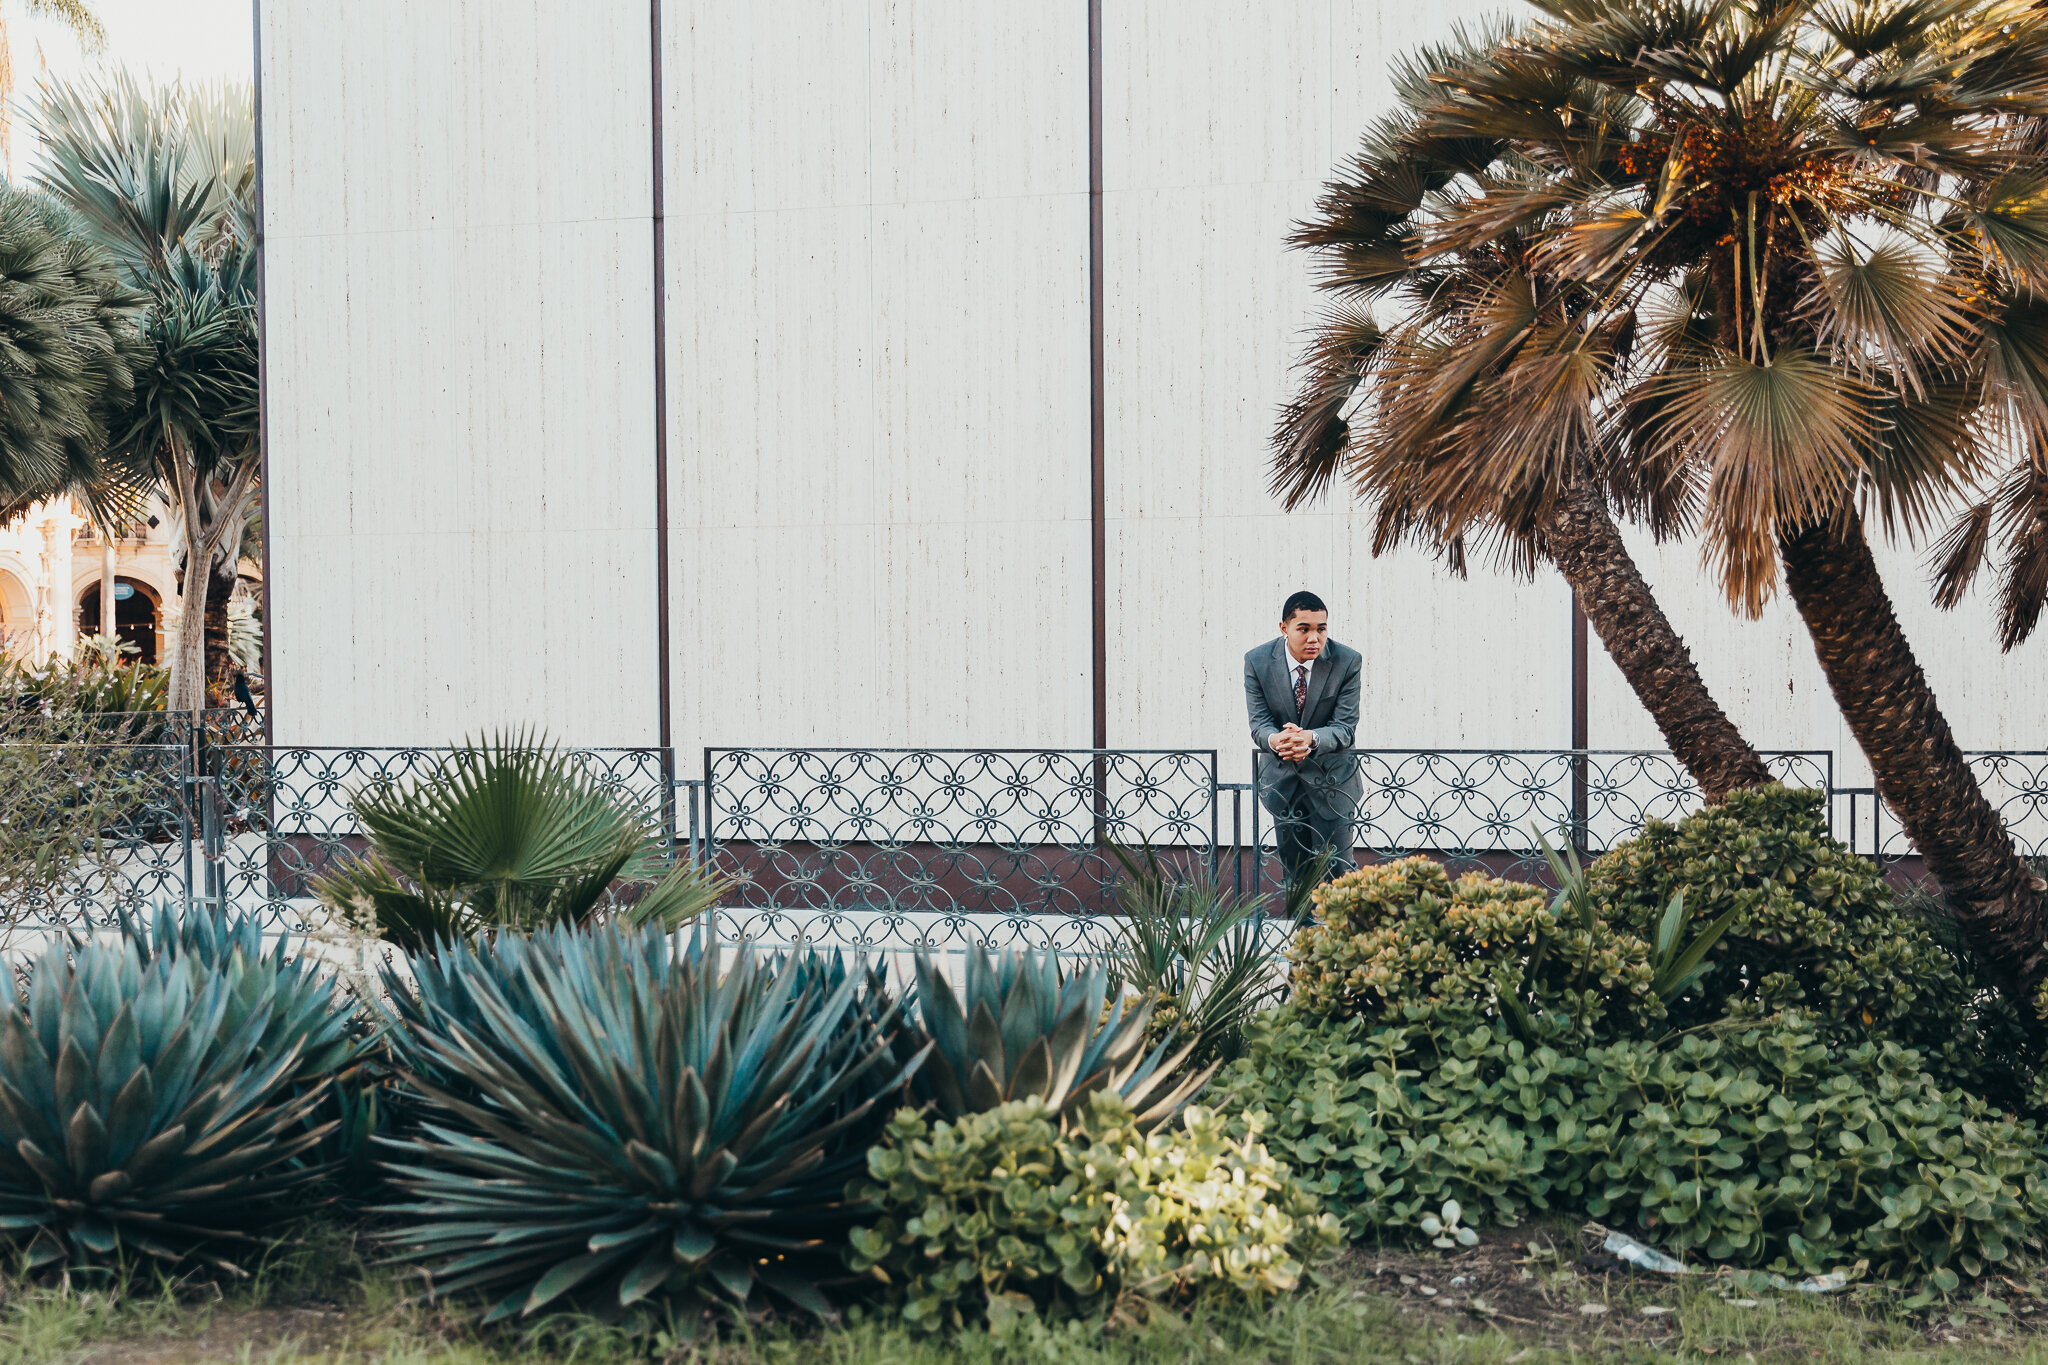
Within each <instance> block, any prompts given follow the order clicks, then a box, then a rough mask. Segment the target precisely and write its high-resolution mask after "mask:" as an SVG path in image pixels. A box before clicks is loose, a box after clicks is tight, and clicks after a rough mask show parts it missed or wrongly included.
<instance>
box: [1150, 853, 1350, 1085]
mask: <svg viewBox="0 0 2048 1365" xmlns="http://www.w3.org/2000/svg"><path fill="white" fill-rule="evenodd" d="M1110 851H1111V852H1112V853H1114V854H1115V855H1116V858H1117V861H1118V862H1120V863H1121V864H1122V865H1123V869H1124V875H1123V877H1122V878H1121V879H1120V880H1119V881H1118V882H1117V886H1116V908H1117V916H1118V918H1117V921H1116V924H1117V934H1118V936H1119V938H1120V939H1121V940H1122V942H1121V944H1120V946H1119V948H1118V950H1117V951H1116V952H1115V953H1114V954H1113V956H1112V957H1111V959H1110V970H1111V974H1112V976H1113V978H1114V980H1115V982H1116V983H1117V984H1119V985H1121V986H1123V987H1125V988H1127V989H1129V990H1131V991H1133V992H1135V993H1136V994H1137V995H1138V996H1139V997H1140V998H1141V999H1144V1000H1148V1001H1150V1002H1151V1004H1152V1014H1151V1018H1150V1019H1149V1020H1148V1021H1147V1023H1146V1030H1145V1032H1146V1040H1147V1042H1149V1043H1152V1044H1155V1045H1156V1044H1158V1043H1163V1042H1165V1041H1167V1040H1168V1039H1169V1038H1178V1039H1180V1041H1182V1042H1184V1043H1187V1044H1189V1045H1190V1046H1191V1047H1192V1048H1193V1052H1192V1053H1191V1054H1190V1060H1193V1061H1197V1062H1207V1061H1212V1060H1222V1059H1228V1058H1231V1057H1235V1056H1236V1055H1238V1053H1240V1052H1241V1051H1243V1049H1244V1030H1245V1025H1246V1024H1247V1023H1249V1022H1250V1021H1251V1019H1252V1016H1254V1015H1256V1014H1257V1013H1258V1012H1259V1011H1260V1010H1263V1009H1270V1008H1271V1007H1273V1006H1274V1005H1277V1004H1278V1003H1279V1002H1280V998H1281V996H1282V995H1284V994H1285V992H1286V988H1287V980H1286V977H1285V975H1284V974H1283V973H1281V972H1280V971H1277V970H1276V969H1275V963H1274V961H1273V955H1272V954H1271V953H1269V952H1268V951H1267V950H1266V945H1265V940H1264V936H1263V930H1264V927H1265V923H1266V920H1267V918H1268V917H1269V915H1270V913H1271V911H1272V901H1273V898H1272V897H1269V896H1249V897H1240V896H1237V895H1235V894H1233V893H1232V892H1231V891H1230V889H1229V888H1227V887H1225V886H1223V885H1222V884H1221V883H1220V882H1218V881H1217V880H1216V878H1215V876H1214V875H1213V874H1212V873H1210V872H1208V871H1207V870H1206V869H1198V870H1196V871H1194V872H1192V873H1182V874H1175V873H1172V872H1169V871H1168V870H1167V869H1165V868H1164V867H1162V866H1161V865H1160V862H1159V859H1158V857H1157V855H1156V854H1154V853H1153V851H1152V849H1151V848H1149V847H1148V848H1146V849H1144V850H1143V854H1142V857H1141V856H1137V855H1134V854H1132V853H1131V852H1129V851H1128V850H1126V849H1123V848H1119V847H1116V846H1114V845H1112V846H1111V850H1110ZM1326 857H1327V855H1326ZM1301 903H1302V906H1303V908H1305V907H1306V897H1305V896H1304V897H1303V899H1302V902H1301Z"/></svg>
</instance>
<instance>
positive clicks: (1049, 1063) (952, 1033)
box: [914, 944, 1215, 1131]
mask: <svg viewBox="0 0 2048 1365" xmlns="http://www.w3.org/2000/svg"><path fill="white" fill-rule="evenodd" d="M916 974H917V993H916V1005H917V1022H918V1024H919V1025H920V1026H921V1027H922V1028H923V1031H924V1035H925V1037H926V1038H928V1039H929V1040H930V1041H931V1045H932V1046H931V1056H930V1058H929V1059H928V1060H927V1061H926V1062H925V1064H924V1066H923V1067H922V1069H920V1070H919V1071H918V1073H917V1077H916V1080H915V1082H914V1084H915V1087H916V1091H917V1094H918V1095H919V1097H920V1098H923V1099H925V1100H928V1101H930V1102H931V1103H933V1104H934V1105H936V1106H937V1108H938V1111H939V1113H940V1114H941V1115H942V1116H943V1117H946V1118H958V1117H960V1116H961V1115H963V1114H976V1113H981V1112H983V1111H985V1110H989V1109H993V1108H995V1107H996V1106H997V1105H999V1104H1003V1103H1005V1102H1007V1101H1009V1100H1021V1099H1027V1098H1030V1097H1033V1096H1036V1097H1038V1098H1040V1099H1042V1100H1044V1101H1045V1104H1046V1108H1047V1109H1049V1110H1051V1111H1052V1112H1053V1113H1055V1114H1058V1115H1060V1116H1061V1117H1062V1118H1068V1117H1071V1116H1073V1115H1075V1114H1078V1113H1079V1112H1080V1108H1081V1105H1082V1102H1083V1101H1085V1100H1086V1099H1087V1098H1088V1096H1089V1095H1091V1094H1093V1093H1095V1092H1096V1091H1097V1090H1103V1089H1109V1090H1114V1091H1116V1092H1117V1093H1118V1094H1120V1095H1122V1096H1123V1097H1124V1099H1125V1101H1126V1102H1128V1103H1129V1105H1130V1107H1131V1110H1132V1112H1133V1114H1134V1115H1135V1121H1136V1123H1137V1124H1138V1126H1139V1127H1140V1128H1141V1129H1145V1130H1148V1131H1149V1130H1150V1129H1152V1128H1154V1127H1156V1126H1158V1124H1159V1123H1160V1122H1162V1121H1163V1120H1165V1119H1166V1118H1168V1117H1170V1116H1171V1115H1172V1114H1173V1113H1175V1112H1176V1111H1177V1110H1179V1109H1180V1107H1181V1106H1182V1105H1184V1104H1186V1103H1187V1102H1188V1100H1189V1098H1190V1097H1191V1096H1193V1095H1194V1094H1195V1092H1196V1091H1198V1090H1200V1089H1201V1088H1202V1086H1203V1084H1204V1083H1205V1082H1206V1081H1207V1080H1208V1079H1209V1076H1210V1074H1211V1072H1213V1071H1214V1069H1215V1068H1214V1067H1213V1066H1211V1067H1208V1068H1205V1069H1202V1070H1199V1071H1190V1070H1188V1069H1187V1063H1188V1060H1189V1057H1190V1056H1191V1054H1192V1053H1193V1051H1194V1048H1193V1045H1192V1044H1186V1043H1181V1042H1179V1041H1178V1040H1175V1039H1169V1040H1167V1041H1165V1042H1161V1043H1159V1044H1157V1045H1155V1046H1148V1045H1147V1042H1146V1037H1145V1034H1146V1026H1147V1025H1148V1024H1149V1022H1150V1021H1151V1017H1152V1010H1153V1002H1152V1001H1151V1000H1149V999H1140V1000H1137V1001H1135V1002H1131V1001H1127V1000H1125V999H1124V998H1123V997H1122V996H1121V995H1120V994H1119V995H1118V997H1117V998H1116V999H1114V1000H1112V999H1110V992H1111V989H1112V986H1113V985H1114V978H1113V977H1112V975H1111V973H1110V972H1109V970H1108V969H1107V968H1106V967H1104V966H1102V965H1100V964H1090V965H1088V966H1085V967H1078V968H1072V969H1069V970H1066V971H1062V970H1061V967H1060V962H1059V959H1058V958H1057V957H1056V956H1055V955H1054V954H1052V953H1035V952H1014V951H1012V952H1004V953H1003V954H1001V955H1000V956H998V957H991V956H990V955H989V952H988V950H987V949H986V948H984V947H982V946H981V945H979V944H977V945H976V946H975V948H974V950H973V951H972V952H970V953H969V954H968V956H967V976H966V982H965V986H966V989H965V991H964V992H962V993H960V994H955V993H954V991H953V988H952V986H951V985H950V984H949V983H948V982H947V981H946V978H945V977H944V976H943V975H941V974H940V973H939V970H938V968H937V967H936V966H935V965H934V963H933V962H932V960H931V958H930V957H929V956H928V955H926V954H923V953H920V954H918V958H917V967H916Z"/></svg>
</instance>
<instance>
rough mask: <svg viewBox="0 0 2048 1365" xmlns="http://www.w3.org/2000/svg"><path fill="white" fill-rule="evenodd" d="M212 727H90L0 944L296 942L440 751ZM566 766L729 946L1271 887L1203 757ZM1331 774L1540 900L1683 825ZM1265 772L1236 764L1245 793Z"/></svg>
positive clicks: (906, 936)
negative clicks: (264, 921)
mask: <svg viewBox="0 0 2048 1365" xmlns="http://www.w3.org/2000/svg"><path fill="white" fill-rule="evenodd" d="M224 714H225V716H226V718H225V719H223V716H224ZM235 714H236V713H205V714H204V715H202V716H201V717H199V718H198V720H197V721H196V722H195V721H194V719H193V718H191V717H188V716H184V715H182V714H178V715H170V716H166V715H164V714H163V713H149V714H145V715H143V716H141V717H109V718H106V720H105V721H104V729H105V731H106V733H105V734H104V735H102V734H100V733H98V732H95V733H94V735H93V736H92V737H91V740H92V743H93V744H95V745H98V746H101V747H103V748H104V749H105V750H106V751H108V752H113V751H116V750H118V751H120V752H121V753H122V754H125V755H126V756H125V757H124V758H122V759H120V760H119V761H120V763H124V764H126V765H127V766H126V769H125V771H127V772H128V773H129V774H130V776H131V777H133V776H136V775H138V774H139V775H142V776H145V777H147V779H148V781H149V783H151V784H153V786H151V789H150V790H151V795H149V797H148V799H146V800H138V801H137V802H135V803H133V809H132V811H129V812H128V813H127V814H125V815H124V816H123V817H122V819H121V820H119V821H114V822H110V823H109V825H108V827H107V830H106V831H105V833H106V834H107V838H106V839H105V840H103V841H102V843H103V846H104V847H105V848H109V849H113V850H114V851H115V852H117V853H118V855H119V856H118V857H115V858H102V859H101V860H100V861H99V862H98V863H96V864H94V865H93V866H91V867H85V866H81V868H80V869H79V871H78V873H77V875H76V876H74V877H72V878H71V879H70V880H69V881H65V880H64V879H62V878H59V879H57V881H55V882H52V883H50V885H51V886H52V887H54V888H56V889H53V890H50V891H47V892H44V893H40V899H38V898H37V897H35V896H29V897H16V898H15V900H14V903H10V904H6V905H0V911H4V915H0V923H4V924H14V925H32V926H37V925H39V926H44V927H50V926H57V925H66V924H68V925H74V926H75V925H85V924H102V923H105V922H107V921H108V920H109V919H110V918H111V917H112V916H113V914H114V913H115V912H116V910H117V909H118V908H120V907H123V906H141V905H144V904H147V903H149V902H152V901H156V900H162V899H173V898H189V899H198V900H206V901H211V902H214V903H220V904H227V905H232V906H236V907H240V908H245V909H260V910H262V911H264V912H265V913H267V914H268V915H269V916H270V917H271V918H272V919H273V920H274V921H275V922H276V923H277V924H279V926H280V927H290V928H306V927H311V926H312V924H313V921H314V920H315V919H316V917H317V916H316V903H315V901H314V899H313V897H312V896H311V892H310V888H311V883H312V882H313V881H314V880H315V879H316V878H318V877H319V876H320V875H321V873H322V872H324V871H325V870H327V869H328V868H330V867H331V866H332V865H333V863H334V861H335V859H336V858H337V857H339V856H342V855H344V854H347V853H350V852H353V851H355V850H358V849H360V848H362V847H363V839H362V832H361V830H360V828H359V827H358V826H357V824H356V822H355V820H354V817H353V816H352V815H351V814H350V811H349V800H350V798H351V797H352V796H353V795H354V794H355V793H356V792H358V791H360V790H361V789H363V788H364V787H366V786H369V785H371V784H373V783H376V782H380V781H391V780H401V781H402V780H405V779H407V778H410V777H417V776H420V775H422V774H424V773H425V772H426V771H428V770H429V769H430V768H431V766H432V765H433V764H434V763H436V762H437V761H438V760H439V758H440V756H441V754H442V752H444V751H441V750H436V749H428V748H396V747H394V748H366V747H358V748H339V747H334V748H286V747H270V746H266V745H263V744H261V743H231V742H226V741H228V740H231V739H235V738H238V737H239V736H242V735H246V734H248V733H252V732H251V731H249V730H248V729H246V728H245V727H244V725H243V722H244V721H247V720H248V719H249V718H248V717H246V715H243V716H241V718H240V719H239V720H237V719H235V718H234V717H235ZM576 753H577V756H578V761H579V762H581V763H583V764H584V765H585V766H586V768H587V769H588V770H589V771H591V772H593V773H595V774H597V775H598V777H599V778H600V784H601V785H602V786H604V787H605V788H607V789H608V790H611V791H613V792H616V793H618V794H619V795H621V796H622V797H624V798H625V799H627V800H629V801H631V802H633V803H635V804H636V805H639V806H641V807H642V808H643V809H644V810H645V811H646V812H647V813H648V815H649V817H650V819H652V820H654V821H656V822H658V824H659V826H660V828H661V829H663V830H664V831H665V832H666V836H667V838H668V840H669V842H670V844H671V845H672V847H673V848H674V849H675V853H676V856H678V857H687V858H691V859H694V860H696V861H698V862H700V863H702V864H704V865H707V866H709V867H711V868H713V869H715V870H716V871H717V872H719V873H720V874H721V875H723V876H726V877H728V878H729V879H730V880H731V881H732V888H731V891H730V893H729V895H728V896H727V897H726V900H725V904H724V906H723V907H722V909H721V911H720V916H719V928H720V931H721V933H723V934H726V935H728V936H737V937H744V938H748V939H756V940H762V941H766V942H770V943H781V942H792V941H796V940H799V939H802V940H808V941H811V942H817V943H822V944H836V945H843V946H849V947H855V948H867V949H877V950H892V951H894V950H902V949H907V948H913V947H920V946H930V947H941V948H956V947H961V946H964V945H966V944H968V943H971V942H991V943H997V944H1032V945H1045V946H1056V947H1061V948H1067V949H1073V948H1078V947H1083V946H1100V945H1102V944H1103V943H1104V942H1105V941H1106V935H1107V933H1108V932H1109V928H1110V921H1109V920H1108V919H1106V916H1108V915H1109V914H1110V913H1111V912H1112V911H1113V909H1114V899H1115V886H1116V883H1117V881H1118V878H1119V876H1120V875H1121V867H1120V865H1119V863H1118V861H1117V858H1116V856H1115V853H1114V850H1113V848H1112V845H1116V844H1121V845H1125V846H1129V847H1133V848H1135V847H1137V846H1139V845H1144V844H1150V845H1151V846H1152V847H1153V848H1154V849H1155V850H1156V851H1157V853H1158V855H1159V856H1160V857H1161V859H1162V860H1163V861H1164V862H1165V863H1166V864H1167V865H1168V866H1170V867H1172V868H1175V869H1178V870H1181V871H1184V872H1189V873H1193V872H1195V871H1197V870H1203V871H1206V872H1208V873H1209V874H1211V875H1215V876H1218V877H1221V878H1223V879H1224V880H1225V881H1226V882H1228V883H1229V884H1230V885H1231V886H1232V887H1233V888H1234V889H1235V890H1237V891H1238V892H1239V893H1240V894H1243V895H1248V896H1250V895H1267V894H1271V893H1273V892H1275V891H1277V890H1278V889H1279V886H1280V884H1281V868H1280V865H1279V862H1278V860H1277V858H1276V855H1275V837H1274V836H1275V826H1274V819H1273V816H1272V813H1271V811H1270V810H1269V809H1268V808H1267V806H1266V805H1265V804H1263V803H1262V802H1261V801H1260V800H1259V797H1258V792H1257V790H1256V787H1255V786H1254V784H1252V783H1233V782H1223V781H1220V780H1219V777H1218V772H1217V755H1216V754H1215V753H1214V752H1213V751H1209V750H1159V751H1125V750H1102V751H1097V750H1086V749H1084V750H997V749H966V750H932V749H894V750H875V749H760V748H747V749H711V750H707V751H705V753H704V757H703V763H704V766H703V769H702V776H682V775H679V774H678V772H677V764H676V762H675V760H674V757H673V755H672V754H671V753H670V752H669V751H666V750H662V749H658V748H645V749H590V750H579V751H576ZM15 757H16V758H17V759H18V758H20V757H21V755H20V754H18V753H17V754H16V755H15ZM1353 759H1354V761H1355V763H1356V764H1357V765H1358V774H1359V786H1360V792H1361V794H1360V798H1359V800H1358V802H1357V805H1356V808H1355V816H1354V818H1353V819H1352V821H1351V826H1352V838H1351V844H1352V847H1351V850H1350V851H1351V854H1352V856H1353V857H1354V858H1355V859H1358V860H1365V859H1379V858H1386V857H1393V856H1399V855H1403V854H1408V853H1427V854H1430V855H1431V856H1435V857H1438V858H1441V859H1444V860H1445V861H1447V862H1449V863H1451V864H1452V865H1453V866H1455V867H1458V868H1460V869H1461V870H1462V869H1473V868H1483V869H1485V870H1488V871H1491V872H1495V873H1500V874H1504V875H1511V876H1517V877H1523V878H1529V879H1541V878H1542V877H1543V875H1544V872H1545V870H1546V869H1545V867H1544V864H1543V860H1542V858H1541V856H1540V853H1539V852H1538V850H1537V846H1536V839H1535V835H1536V832H1537V831H1539V830H1540V831H1542V832H1543V833H1544V834H1545V835H1546V837H1549V838H1551V839H1552V840H1553V841H1554V842H1557V843H1559V844H1563V843H1573V844H1576V845H1577V846H1578V847H1579V848H1581V849H1582V850H1585V851H1587V852H1598V851H1600V850H1601V849H1604V848H1606V847H1608V846H1610V845H1611V844H1612V843H1613V842H1614V841H1615V840H1617V839H1619V838H1622V837H1625V836H1626V835H1627V834H1629V833H1631V832H1633V831H1634V830H1636V829H1638V828H1640V827H1641V825H1642V823H1643V822H1644V821H1645V820H1649V819H1671V818H1675V817H1677V816H1680V815H1682V814H1684V813H1685V812H1686V811H1687V810H1690V809H1692V808H1693V807H1694V806H1695V805H1696V804H1697V803H1698V801H1699V792H1698V790H1697V788H1696V786H1695V785H1694V784H1693V783H1692V781H1691V780H1690V778H1689V777H1688V776H1687V775H1686V774H1685V772H1684V770H1683V768H1681V767H1680V766H1679V765H1678V764H1677V763H1676V761H1675V760H1673V759H1672V758H1671V756H1670V755H1668V754H1664V753H1659V752H1654V751H1597V750H1535V751H1530V750H1523V751H1508V750H1466V751H1450V750H1393V749H1375V750H1362V751H1358V752H1357V753H1356V754H1354V755H1353ZM1273 761H1274V760H1273V759H1272V756H1271V755H1261V756H1255V769H1257V770H1264V768H1265V767H1266V765H1269V764H1271V763H1272V762H1273ZM1769 761H1770V763H1771V765H1772V767H1773V770H1774V771H1775V772H1777V773H1778V774H1779V775H1780V776H1782V777H1783V778H1784V779H1785V780H1787V781H1789V782H1792V783H1795V784H1798V785H1804V786H1812V787H1818V788H1821V789H1823V790H1826V791H1828V792H1829V793H1830V794H1831V800H1830V804H1829V810H1830V815H1831V819H1832V821H1833V823H1834V827H1835V829H1836V832H1837V834H1838V835H1840V836H1841V837H1843V838H1845V839H1847V840H1848V841H1849V842H1850V843H1851V846H1852V847H1854V848H1856V849H1857V850H1858V851H1859V852H1863V853H1866V854H1870V855H1873V856H1878V857H1880V858H1883V859H1886V860H1888V861H1897V860H1899V859H1901V858H1904V857H1907V856H1910V853H1911V850H1910V848H1909V847H1907V844H1906V841H1905V839H1904V836H1903V834H1902V832H1901V831H1900V830H1899V827H1898V824H1897V822H1896V820H1895V819H1893V817H1892V816H1891V815H1890V813H1889V812H1888V811H1886V810H1885V809H1884V808H1883V807H1882V805H1881V803H1879V802H1877V801H1876V799H1875V797H1874V795H1873V794H1872V793H1871V792H1870V790H1869V789H1868V788H1851V787H1837V786H1835V784H1834V777H1835V774H1834V763H1833V756H1832V755H1831V754H1829V753H1827V752H1825V751H1810V752H1787V753H1780V754H1773V755H1770V756H1769ZM1971 762H1972V764H1973V766H1974V767H1975V769H1976V770H1977V772H1978V774H1979V776H1980V778H1981V779H1982V781H1983V782H1984V785H1985V789H1986V791H1987V793H1989V794H1990V796H1991V798H1992V801H1993V803H1994V805H1996V806H1997V807H1998V808H1999V809H2000V811H2001V813H2002V814H2003V815H2004V816H2005V818H2006V820H2007V822H2008V826H2009V827H2010V828H2011V829H2012V831H2013V834H2014V837H2015V838H2016V839H2017V840H2018V841H2019V842H2020V844H2021V846H2022V848H2023V850H2024V851H2026V852H2029V853H2036V854H2039V853H2048V752H2033V753H2020V752H2010V751H2008V752H1996V753H1978V754H1972V755H1971ZM81 767H82V770H89V771H93V772H97V771H99V770H100V769H99V768H94V767H93V766H92V765H90V764H82V763H81ZM102 767H104V764H102ZM106 771H107V772H110V773H111V772H113V771H115V769H114V768H106ZM108 780H110V781H111V780H112V779H111V778H109V779H108ZM46 814H52V815H55V814H61V812H51V813H46ZM110 869H111V870H110Z"/></svg>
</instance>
